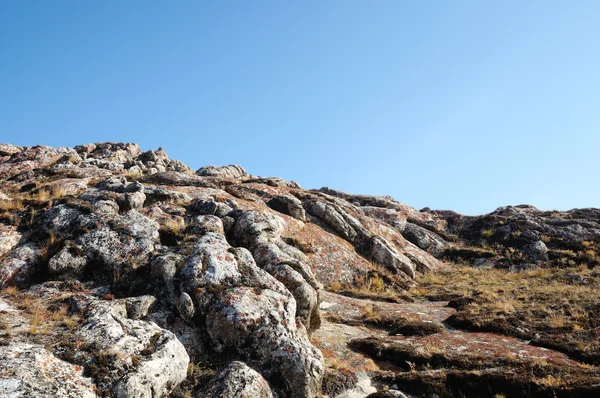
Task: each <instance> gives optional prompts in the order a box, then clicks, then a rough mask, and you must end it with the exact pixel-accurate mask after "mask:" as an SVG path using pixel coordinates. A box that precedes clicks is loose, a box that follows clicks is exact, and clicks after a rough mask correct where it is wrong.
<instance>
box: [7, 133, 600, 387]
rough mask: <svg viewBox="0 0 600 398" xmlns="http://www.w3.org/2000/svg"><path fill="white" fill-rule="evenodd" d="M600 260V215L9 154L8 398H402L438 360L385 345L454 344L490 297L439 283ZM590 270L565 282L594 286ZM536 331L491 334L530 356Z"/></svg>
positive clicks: (136, 152) (68, 155)
mask: <svg viewBox="0 0 600 398" xmlns="http://www.w3.org/2000/svg"><path fill="white" fill-rule="evenodd" d="M599 246H600V210H597V209H584V210H573V211H570V212H541V211H539V210H536V209H535V208H532V207H530V206H517V207H506V208H500V209H498V210H496V211H495V212H493V213H491V214H488V215H485V216H478V217H468V216H462V215H460V214H457V213H453V212H449V211H432V210H430V209H423V210H421V211H417V210H415V209H413V208H411V207H409V206H406V205H404V204H402V203H400V202H397V201H395V200H394V199H392V198H390V197H374V196H362V195H349V194H346V193H342V192H339V191H334V190H331V189H328V188H322V189H320V190H305V189H302V188H301V187H300V186H299V185H298V184H297V183H295V182H293V181H285V180H282V179H280V178H274V177H258V176H253V175H250V174H248V173H247V172H246V171H245V170H244V169H243V168H242V167H240V166H234V165H231V166H224V167H215V166H207V167H202V168H200V169H199V170H197V171H193V170H191V169H190V168H189V167H188V166H186V165H185V164H183V163H182V162H180V161H177V160H173V159H170V158H169V157H168V156H167V154H166V153H165V151H164V150H162V149H160V148H159V149H158V150H156V151H147V152H143V151H142V150H141V149H140V148H139V147H138V146H137V145H135V144H123V143H102V144H89V145H81V146H77V147H75V148H50V147H44V146H37V147H31V148H29V147H16V146H13V145H9V144H0V289H2V290H1V292H0V314H2V317H1V318H0V396H8V397H21V396H23V397H25V396H26V397H45V396H58V397H88V396H89V397H95V396H109V397H113V396H114V397H132V398H133V397H165V396H173V397H190V396H195V397H317V396H321V395H322V394H325V395H328V396H331V397H333V396H338V397H360V396H366V395H368V394H371V393H373V394H374V395H373V396H402V395H401V394H402V393H401V392H399V391H393V390H394V387H395V388H396V389H397V388H398V383H400V384H401V382H400V381H399V380H400V379H401V378H400V377H399V376H398V377H396V376H393V375H401V374H404V373H405V372H406V370H407V369H406V366H407V362H411V363H413V364H414V362H415V361H416V362H417V363H419V361H421V362H423V358H422V356H421V357H419V356H418V355H417V356H415V355H416V354H415V355H413V356H406V355H408V354H406V352H405V353H404V354H403V355H404V357H402V358H403V359H401V360H398V358H399V355H400V354H398V351H402V350H400V349H397V348H398V347H395V346H394V347H395V348H394V349H393V350H392V348H390V347H391V346H389V344H392V343H393V344H399V343H398V342H391V341H390V340H389V338H388V337H383V336H384V335H385V336H387V333H388V332H389V333H390V334H391V335H403V336H411V335H414V334H415V333H414V331H415V330H417V331H418V333H416V334H419V333H421V332H422V331H423V330H425V332H423V333H424V334H426V335H434V336H438V337H439V336H446V337H444V338H449V336H451V337H452V338H453V339H454V340H453V343H452V344H453V345H456V344H463V343H460V342H457V341H458V340H456V339H459V337H460V336H458V335H455V334H453V333H454V332H452V330H449V329H448V324H447V320H449V319H450V318H452V319H454V320H455V323H454V325H453V326H452V327H453V328H454V327H460V325H465V323H466V324H468V325H467V326H465V328H466V329H473V328H474V326H473V325H474V322H471V323H469V319H466V318H465V317H464V314H462V316H463V318H460V316H461V312H460V305H461V304H460V303H458V304H457V301H456V300H457V299H459V298H463V299H465V300H467V301H468V300H471V301H470V302H474V301H475V299H473V297H466V296H469V294H467V293H466V292H462V293H461V294H459V293H457V292H455V291H451V289H445V290H443V291H439V289H438V287H439V286H440V283H437V284H436V283H432V278H434V277H435V276H436V275H446V276H447V275H453V274H452V273H453V272H456V270H457V269H463V268H461V267H465V266H468V267H469V268H470V269H471V268H472V269H493V270H503V271H502V272H514V271H520V272H531V270H535V269H539V268H540V267H541V268H544V267H546V268H551V269H567V268H568V269H571V268H572V267H577V266H579V267H584V268H585V269H586V270H591V269H593V268H594V267H595V266H596V265H597V264H598V260H597V255H596V252H597V250H598V249H597V248H598V247H599ZM473 267H475V268H473ZM569 267H571V268H569ZM584 268H581V269H582V271H581V272H579V273H568V275H571V276H570V277H568V276H564V277H565V278H567V279H568V278H571V279H569V282H568V283H572V282H573V281H575V282H581V283H592V284H593V283H596V282H595V281H596V279H594V278H595V277H596V275H595V274H593V273H591V274H590V273H588V272H587V271H585V272H584V271H583V269H584ZM494 272H496V271H494ZM590 272H591V271H590ZM565 275H566V274H565ZM578 278H580V279H581V280H579V279H578ZM440 281H441V279H440ZM428 286H430V287H436V286H437V287H436V289H437V290H436V291H435V292H434V291H433V290H435V289H433V288H432V290H431V291H430V292H426V291H425V290H423V289H426V288H427V287H428ZM419 289H421V290H419ZM415 292H417V294H415ZM471 293H472V292H471ZM436 295H437V298H435V297H433V296H436ZM451 299H453V300H455V302H454V304H452V302H450V304H451V305H450V307H448V306H447V305H446V304H448V302H449V300H451ZM444 300H445V301H444ZM458 301H460V300H458ZM464 302H465V301H464V300H463V302H462V303H463V304H464ZM465 305H466V304H465ZM482 305H483V304H482ZM589 305H590V306H591V307H590V308H591V311H592V312H591V313H592V314H595V312H594V309H597V308H600V306H598V303H597V302H596V303H594V302H593V300H592V303H591V304H589ZM594 305H596V307H594ZM452 306H454V308H452ZM407 308H410V311H409V312H407ZM456 308H458V310H456ZM469 308H470V307H469ZM457 311H458V312H457ZM588 312H589V311H588ZM599 312H600V311H599ZM395 314H404V315H402V316H401V315H398V316H396V315H395ZM417 314H421V315H418V316H417ZM415 316H416V317H417V318H418V319H416V318H415ZM411 317H412V318H411ZM458 318H460V319H458ZM457 319H458V320H457ZM590 319H591V318H590ZM407 320H408V321H410V322H408V321H407ZM405 321H406V322H405ZM471 321H472V319H471ZM407 322H408V323H407ZM460 322H463V323H462V324H461V323H460ZM590 322H591V321H590ZM457 325H458V326H457ZM521 326H522V325H521ZM514 327H515V328H516V327H517V326H514ZM582 327H585V328H586V329H585V332H586V333H587V334H586V336H587V337H588V338H592V339H596V340H597V339H598V334H597V333H596V334H594V332H593V330H597V329H594V327H595V326H594V325H592V324H590V325H585V326H582ZM598 327H600V325H598ZM407 328H408V329H407ZM507 330H508V329H507ZM511 330H512V329H511ZM515 330H516V329H515ZM527 330H529V332H526V331H524V332H523V333H521V334H520V335H519V334H518V333H517V334H515V333H512V334H511V333H510V332H507V331H506V330H504V331H502V330H500V331H496V332H499V333H505V334H507V335H512V336H514V338H515V341H514V342H513V343H510V344H513V346H511V347H513V348H514V349H517V348H518V349H519V350H521V352H525V354H523V358H525V360H532V358H538V357H536V355H538V356H539V355H540V352H539V351H536V350H535V349H532V350H529V351H528V349H525V348H523V344H526V343H524V342H523V341H522V340H518V339H526V338H529V337H530V336H529V334H533V333H536V330H534V329H527ZM382 331H385V332H386V333H385V334H381V332H382ZM468 333H470V332H464V333H463V334H464V335H461V336H462V337H460V338H463V339H465V340H469V339H470V338H471V335H469V334H468ZM528 333H529V334H528ZM481 338H483V337H481ZM500 340H502V339H501V338H498V339H495V337H493V336H492V337H489V338H488V344H509V343H501V342H500ZM548 341H550V343H548V344H547V346H551V345H552V341H553V340H552V339H550V340H548ZM405 343H406V342H405ZM382 344H383V345H384V346H385V347H387V348H385V349H383V348H382V347H383V346H381V345H382ZM408 344H410V346H411V347H413V348H414V347H417V348H418V344H420V343H419V342H417V341H413V340H410V341H408ZM555 346H556V344H555ZM378 347H379V348H378ZM515 347H517V348H515ZM519 347H520V348H519ZM551 348H552V347H551ZM554 348H556V349H557V350H559V351H561V353H558V352H554V351H553V352H552V354H551V356H552V358H558V359H556V361H557V363H559V364H560V366H563V367H564V366H569V367H572V366H578V365H577V364H579V362H577V360H582V358H587V360H588V362H591V363H594V361H595V360H596V358H597V357H596V356H595V355H596V354H595V352H596V351H593V350H597V349H598V347H597V345H596V346H594V348H593V349H592V351H590V352H591V353H590V352H588V354H589V355H588V356H585V355H583V354H584V353H583V352H582V351H581V350H580V351H579V354H581V355H580V356H579V357H577V350H571V351H569V349H568V347H561V346H560V345H558V346H556V347H554ZM478 349H479V348H477V347H475V348H472V350H473V351H474V352H475V353H477V350H478ZM386 350H388V351H390V350H391V351H390V352H391V353H390V354H389V355H390V356H391V358H392V359H390V358H381V355H382V354H381V353H382V352H386ZM463 351H465V350H463ZM466 352H468V353H473V352H471V348H469V349H466ZM528 353H529V354H528ZM377 355H379V356H380V357H379V358H377ZM568 355H571V357H569V356H568ZM582 355H583V356H582ZM573 356H575V357H573ZM393 358H396V360H394V359H393ZM407 358H409V359H410V358H412V359H413V361H411V360H409V359H407ZM415 358H416V359H415ZM538 359H539V358H538ZM382 360H385V361H387V363H388V365H382V363H381V361H382ZM452 361H455V362H456V361H459V360H458V359H456V358H454V357H448V358H447V361H446V362H443V361H442V362H443V365H444V366H445V367H446V366H455V365H456V363H454V362H452ZM426 362H427V361H425V362H424V363H426ZM581 363H583V362H581ZM574 364H575V365H574ZM496 365H497V364H495V366H496ZM490 366H491V365H490ZM557 366H558V365H557ZM589 366H593V365H589ZM463 368H464V367H463ZM467 368H468V367H467ZM561 369H562V368H561ZM409 370H414V369H412V367H411V369H409ZM390 372H391V373H390ZM590 372H591V371H590ZM432 377H433V376H432ZM435 377H438V379H439V377H441V376H440V375H437V376H435ZM584 379H585V380H588V379H587V378H584ZM436 380H437V379H436ZM444 380H445V379H444ZM438 381H439V380H438ZM419 383H420V384H419ZM419 383H417V384H418V385H419V386H420V387H419V388H416V389H415V388H413V387H414V383H412V384H411V383H408V384H407V386H408V387H406V389H405V392H410V390H411V389H412V390H415V391H418V393H422V392H423V391H425V390H423V387H422V386H423V385H427V383H425V384H423V383H422V382H421V381H419ZM586 383H587V381H586ZM442 385H443V383H442ZM586 385H587V384H586ZM446 387H447V386H446ZM446 387H440V388H437V387H436V388H433V387H432V388H433V389H432V390H431V391H429V390H427V391H429V392H428V393H432V394H433V393H435V394H441V395H443V394H444V393H445V391H446V392H447V391H450V390H448V388H450V387H448V388H446ZM453 388H454V387H453ZM457 388H458V387H457ZM561 388H562V387H561ZM378 389H379V390H382V391H380V392H376V391H377V390H378ZM383 390H385V391H383ZM459 390H460V389H459ZM540 391H546V390H544V389H543V388H542V389H541V390H540ZM565 391H566V390H565ZM590 391H592V392H593V391H598V390H597V389H596V390H590ZM48 394H49V395H48ZM378 394H379V395H378ZM381 394H384V395H381ZM385 394H388V395H385ZM390 394H392V395H390ZM393 394H399V395H393ZM490 394H491V390H490ZM482 396H487V395H485V394H483V395H482ZM491 396H493V395H491ZM590 396H592V395H590Z"/></svg>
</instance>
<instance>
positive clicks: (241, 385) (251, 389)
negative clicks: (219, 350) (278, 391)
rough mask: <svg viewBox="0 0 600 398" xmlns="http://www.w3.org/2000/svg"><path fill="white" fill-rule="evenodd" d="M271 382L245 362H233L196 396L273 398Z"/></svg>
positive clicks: (213, 397) (201, 397) (209, 397)
mask: <svg viewBox="0 0 600 398" xmlns="http://www.w3.org/2000/svg"><path fill="white" fill-rule="evenodd" d="M272 397H273V392H272V391H271V388H270V387H269V383H267V381H266V380H265V379H264V378H263V377H262V376H261V374H260V373H258V372H257V371H256V370H254V369H252V368H251V367H249V366H248V365H246V364H245V363H243V362H239V361H234V362H231V363H230V364H229V365H227V367H225V369H223V370H222V371H221V372H220V373H219V374H218V375H217V376H216V377H215V378H214V379H213V380H211V381H210V383H209V385H208V386H207V387H206V388H204V389H203V390H201V391H199V392H198V393H196V398H272Z"/></svg>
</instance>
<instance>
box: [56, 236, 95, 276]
mask: <svg viewBox="0 0 600 398" xmlns="http://www.w3.org/2000/svg"><path fill="white" fill-rule="evenodd" d="M86 264H87V259H86V256H85V250H83V249H82V248H81V247H78V246H76V245H74V244H72V243H71V242H68V243H66V244H65V246H64V247H63V248H62V249H61V250H60V251H59V252H58V253H57V254H55V255H54V256H52V258H51V259H50V261H48V271H49V272H50V275H71V276H78V275H81V274H82V272H83V270H84V268H85V266H86Z"/></svg>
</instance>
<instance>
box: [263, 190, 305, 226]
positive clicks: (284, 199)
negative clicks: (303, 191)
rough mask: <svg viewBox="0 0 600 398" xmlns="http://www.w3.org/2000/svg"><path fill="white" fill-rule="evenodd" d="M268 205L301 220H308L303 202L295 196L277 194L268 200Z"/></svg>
mask: <svg viewBox="0 0 600 398" xmlns="http://www.w3.org/2000/svg"><path fill="white" fill-rule="evenodd" d="M267 205H268V206H269V207H270V208H272V209H273V210H276V211H278V212H280V213H283V214H287V215H289V216H292V217H294V218H297V219H298V220H300V221H306V212H305V211H304V207H302V202H301V201H300V200H299V199H298V198H295V197H293V196H288V195H277V196H275V197H274V198H272V199H271V200H269V201H268V202H267Z"/></svg>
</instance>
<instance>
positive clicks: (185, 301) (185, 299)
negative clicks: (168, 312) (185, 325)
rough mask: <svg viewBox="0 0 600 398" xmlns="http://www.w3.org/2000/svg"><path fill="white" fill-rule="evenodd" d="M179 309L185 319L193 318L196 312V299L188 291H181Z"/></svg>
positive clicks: (178, 302)
mask: <svg viewBox="0 0 600 398" xmlns="http://www.w3.org/2000/svg"><path fill="white" fill-rule="evenodd" d="M177 310H178V311H179V314H180V315H181V317H182V318H183V319H185V320H188V321H189V320H191V319H192V318H193V317H194V314H195V313H196V309H195V308H194V301H192V298H191V297H190V295H189V294H187V293H186V292H181V294H180V295H179V300H178V301H177Z"/></svg>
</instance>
